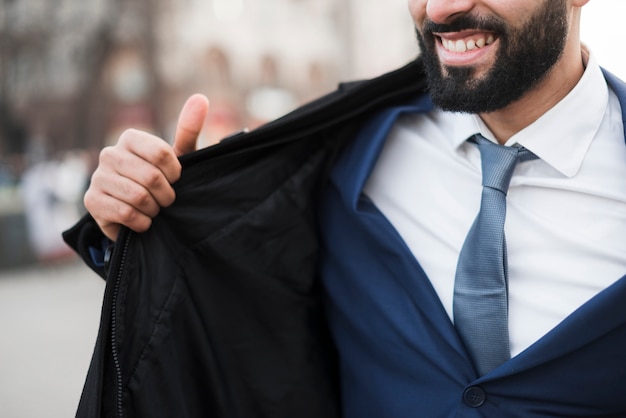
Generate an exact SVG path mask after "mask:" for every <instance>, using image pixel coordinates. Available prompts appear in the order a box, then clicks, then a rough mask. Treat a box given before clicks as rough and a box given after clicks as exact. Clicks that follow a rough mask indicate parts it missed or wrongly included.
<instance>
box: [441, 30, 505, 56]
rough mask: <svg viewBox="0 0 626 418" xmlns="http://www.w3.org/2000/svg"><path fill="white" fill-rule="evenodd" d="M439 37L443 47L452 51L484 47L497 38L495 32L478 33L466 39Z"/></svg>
mask: <svg viewBox="0 0 626 418" xmlns="http://www.w3.org/2000/svg"><path fill="white" fill-rule="evenodd" d="M437 37H438V38H439V40H440V41H441V45H442V46H443V49H445V50H446V51H450V52H466V51H472V50H474V49H480V48H484V47H485V46H487V45H491V44H492V43H494V42H495V40H496V38H495V36H494V35H493V34H488V35H487V34H485V35H478V36H475V37H470V38H464V39H446V38H445V37H444V36H442V35H437Z"/></svg>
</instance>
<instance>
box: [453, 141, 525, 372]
mask: <svg viewBox="0 0 626 418" xmlns="http://www.w3.org/2000/svg"><path fill="white" fill-rule="evenodd" d="M470 141H472V142H476V143H477V144H478V149H479V150H480V155H481V164H482V172H483V182H482V183H483V191H482V198H481V202H480V212H479V213H478V215H477V216H476V219H475V220H474V223H473V224H472V227H471V228H470V231H469V232H468V234H467V237H466V238H465V243H464V244H463V248H462V249H461V253H460V255H459V261H458V265H457V270H456V278H455V283H454V302H453V313H454V325H455V327H456V329H457V331H458V333H459V335H460V336H461V339H462V340H463V343H464V344H465V347H466V348H467V350H468V351H469V354H470V355H471V357H472V360H473V362H474V366H475V367H476V371H477V372H478V373H479V375H481V376H482V375H485V374H487V373H488V372H490V371H491V370H493V369H494V368H496V367H498V366H499V365H501V364H502V363H504V362H505V361H507V360H508V359H509V358H510V357H511V350H510V346H509V324H508V316H509V315H508V311H509V306H508V305H509V304H508V272H507V259H506V243H505V240H504V219H505V217H506V193H507V191H508V189H509V182H510V181H511V177H512V175H513V170H514V169H515V165H516V164H517V162H518V161H527V160H532V159H535V158H537V156H536V155H534V154H533V153H531V152H530V151H528V150H527V149H525V148H521V147H505V146H502V145H497V144H494V143H493V142H491V141H489V140H488V139H486V138H484V137H483V136H481V135H475V136H473V137H472V138H470Z"/></svg>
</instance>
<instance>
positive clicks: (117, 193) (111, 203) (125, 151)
mask: <svg viewBox="0 0 626 418" xmlns="http://www.w3.org/2000/svg"><path fill="white" fill-rule="evenodd" d="M208 109H209V101H208V100H207V98H206V97H204V96H202V95H199V94H196V95H193V96H191V97H190V98H189V99H188V100H187V102H186V103H185V105H184V106H183V109H182V110H181V112H180V116H179V118H178V125H177V127H176V134H175V136H174V145H173V146H170V145H169V144H168V143H167V142H165V141H163V140H162V139H161V138H158V137H156V136H153V135H151V134H149V133H146V132H141V131H137V130H134V129H129V130H127V131H125V132H124V133H123V134H122V135H121V136H120V138H119V141H118V143H117V144H116V145H115V146H111V147H106V148H104V149H103V150H102V152H101V153H100V161H99V165H98V167H97V168H96V170H95V171H94V173H93V176H92V178H91V185H90V186H89V189H88V190H87V192H86V193H85V198H84V203H85V207H86V208H87V210H88V211H89V213H91V215H92V216H93V218H94V219H95V220H96V222H97V223H98V225H99V226H100V229H102V232H103V233H104V234H105V235H106V236H107V237H108V238H110V239H112V240H115V239H116V238H117V235H118V233H119V230H120V226H121V225H125V226H127V227H128V228H130V229H132V230H133V231H136V232H144V231H146V230H147V229H148V228H149V227H150V225H151V224H152V218H154V217H155V216H156V215H157V214H158V213H159V210H160V208H161V207H165V206H169V205H171V204H172V203H173V202H174V199H175V194H174V189H173V188H172V186H171V184H172V183H174V182H176V181H177V180H178V179H179V178H180V173H181V165H180V162H179V161H178V158H177V157H178V156H180V155H182V154H186V153H189V152H192V151H194V150H195V149H196V142H197V139H198V136H199V135H200V131H201V130H202V126H203V125H204V120H205V118H206V116H207V112H208Z"/></svg>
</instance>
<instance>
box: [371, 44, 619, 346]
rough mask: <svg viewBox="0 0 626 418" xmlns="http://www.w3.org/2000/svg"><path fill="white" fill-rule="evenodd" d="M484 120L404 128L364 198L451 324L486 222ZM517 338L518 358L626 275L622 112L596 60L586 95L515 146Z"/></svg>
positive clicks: (512, 299) (513, 301)
mask: <svg viewBox="0 0 626 418" xmlns="http://www.w3.org/2000/svg"><path fill="white" fill-rule="evenodd" d="M477 132H480V133H481V134H482V135H483V136H485V137H486V138H488V139H491V140H493V134H492V133H491V132H490V131H489V129H488V128H487V127H486V125H485V124H484V123H483V122H482V120H481V119H480V118H479V117H478V116H476V115H469V114H460V113H451V112H444V111H441V110H434V111H432V112H430V113H428V114H419V115H414V114H413V115H406V116H402V117H401V118H400V119H399V120H398V121H397V122H396V124H395V125H394V128H393V129H392V130H391V132H390V134H389V136H388V139H387V141H386V143H385V147H384V149H383V151H382V153H381V155H380V157H379V159H378V161H377V164H376V167H375V168H374V170H373V172H372V174H371V176H370V178H369V180H368V182H367V184H366V187H365V190H364V192H365V193H366V194H367V195H368V196H369V197H370V198H371V199H372V200H373V202H374V204H375V205H376V206H377V207H378V208H379V209H380V210H381V211H382V213H383V214H384V215H385V216H386V217H387V218H388V219H389V221H390V222H391V223H392V225H393V226H394V227H395V228H396V229H397V231H398V232H399V234H400V235H401V236H402V238H403V239H404V240H405V242H406V243H407V245H408V247H409V248H410V249H411V251H412V252H413V254H414V255H415V257H416V258H417V260H419V262H420V265H421V266H422V267H423V269H424V271H425V273H426V274H427V275H428V277H429V278H430V281H431V282H432V285H433V287H434V289H435V291H436V292H437V294H438V295H439V297H440V299H441V302H442V304H443V306H444V308H445V309H446V311H447V312H448V315H449V316H450V318H452V298H453V289H454V276H455V271H456V265H457V259H458V256H459V252H460V250H461V246H462V245H463V242H464V240H465V236H466V234H467V232H468V230H469V228H470V226H471V224H472V222H473V220H474V218H475V217H476V214H477V213H478V210H479V207H480V196H481V188H482V186H481V167H480V153H479V151H478V149H477V147H476V146H475V145H472V144H470V143H468V142H466V139H467V138H469V137H470V136H471V135H473V134H475V133H477ZM516 143H518V144H520V145H523V146H524V147H526V148H528V149H529V150H531V151H532V152H534V153H535V154H536V155H538V156H539V158H540V159H539V160H534V161H528V162H524V163H521V164H518V166H517V168H516V170H515V172H514V175H513V178H512V181H511V185H510V188H509V192H508V197H507V217H506V225H505V234H506V242H507V251H508V262H509V305H510V307H509V315H510V316H509V328H510V337H511V350H512V354H513V355H516V354H518V353H520V352H521V351H523V350H524V349H526V348H527V347H529V346H530V345H531V344H533V343H534V342H535V341H536V340H538V339H539V338H541V337H542V336H543V335H544V334H546V333H547V332H548V331H550V330H551V329H552V328H553V327H555V326H556V325H558V323H559V322H561V321H562V320H563V319H564V318H566V317H567V316H568V315H569V314H570V313H572V312H573V311H574V310H576V309H577V308H578V307H579V306H581V305H582V304H584V303H585V302H586V301H587V300H589V299H590V298H592V297H593V296H594V295H596V294H597V293H598V292H599V291H601V290H602V289H604V288H606V287H608V286H609V285H611V284H612V283H614V282H615V281H616V280H618V279H619V278H621V277H622V276H623V275H624V274H626V239H624V237H626V146H625V143H624V125H623V124H622V116H621V108H620V104H619V102H618V100H617V97H616V95H615V94H614V93H613V92H612V91H611V90H610V89H609V88H608V86H607V84H606V81H605V79H604V76H603V74H602V71H601V69H600V67H599V66H598V64H597V63H596V61H595V59H594V57H593V55H591V57H590V58H589V62H588V64H587V68H586V70H585V73H584V75H583V77H582V78H581V80H580V81H579V83H578V84H577V86H576V87H575V88H574V89H573V90H572V91H571V92H570V93H569V94H568V95H567V96H566V97H565V98H564V99H563V100H562V101H561V102H559V103H558V104H557V105H556V106H555V107H553V108H552V109H551V110H550V111H548V112H547V113H546V114H544V115H543V116H542V117H541V118H540V119H539V120H537V121H536V122H534V123H533V124H532V125H530V126H528V127H527V128H525V129H523V130H522V131H520V132H519V133H517V134H516V135H515V136H513V137H512V138H510V139H509V141H507V143H506V144H505V145H513V144H516Z"/></svg>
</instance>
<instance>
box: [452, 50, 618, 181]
mask: <svg viewBox="0 0 626 418" xmlns="http://www.w3.org/2000/svg"><path fill="white" fill-rule="evenodd" d="M608 101H609V88H608V86H607V84H606V80H605V79H604V75H603V74H602V70H601V69H600V66H599V65H598V63H597V62H596V59H595V56H594V55H593V54H590V55H589V59H588V62H587V66H586V69H585V72H584V74H583V76H582V78H581V79H580V81H579V82H578V84H577V85H576V86H575V87H574V89H573V90H572V91H571V92H570V93H569V94H568V95H567V96H565V98H563V99H562V100H561V101H560V102H559V103H557V104H556V105H555V106H554V107H553V108H552V109H550V110H549V111H547V112H546V113H545V114H543V115H542V116H541V117H540V118H539V119H537V120H536V121H535V122H533V123H532V124H531V125H529V126H527V127H526V128H524V129H522V130H521V131H520V132H518V133H517V134H515V135H513V136H512V137H511V138H509V140H508V141H507V142H506V143H505V145H507V146H510V145H514V144H520V145H522V146H524V147H525V148H527V149H529V150H531V151H532V152H533V153H535V154H536V155H537V156H538V157H539V158H541V160H543V161H544V162H546V163H547V164H549V165H550V166H552V167H553V168H554V169H556V170H557V171H559V172H560V173H562V174H563V175H565V176H567V177H573V176H575V175H576V173H578V171H579V170H580V167H581V165H582V163H583V160H584V158H585V155H586V153H587V150H588V149H589V146H590V145H591V142H592V141H593V138H594V137H595V136H596V133H597V132H598V129H599V128H600V124H601V122H602V119H603V118H604V114H605V112H606V108H607V106H608ZM466 116H470V117H471V118H472V119H473V124H472V123H469V120H468V119H469V118H467V117H466ZM456 117H457V118H458V119H457V120H458V121H459V123H458V124H457V127H456V128H455V129H454V136H453V143H452V145H453V146H454V147H455V149H457V150H458V148H459V147H461V146H462V145H463V144H464V143H465V141H466V140H467V138H469V137H470V136H471V135H473V134H475V133H476V132H480V133H481V134H482V135H483V136H484V137H486V138H488V139H490V140H492V141H494V139H493V138H494V135H493V134H492V133H491V131H490V130H489V128H488V127H487V126H486V125H485V123H484V122H483V121H482V119H481V118H480V117H479V116H478V115H462V114H456ZM472 125H473V126H472ZM494 142H495V141H494ZM564 150H567V152H564Z"/></svg>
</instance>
